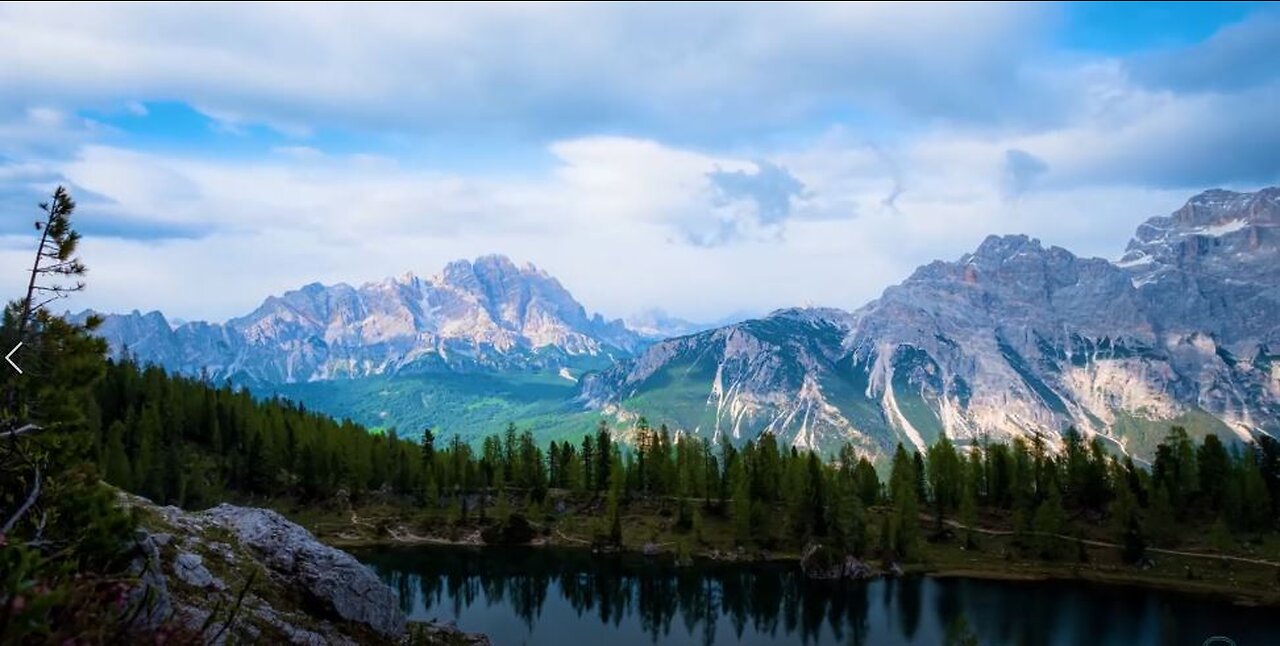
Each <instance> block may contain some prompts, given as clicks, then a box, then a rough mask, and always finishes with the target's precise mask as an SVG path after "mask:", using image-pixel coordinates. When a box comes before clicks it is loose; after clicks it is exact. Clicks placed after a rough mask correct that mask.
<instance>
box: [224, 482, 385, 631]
mask: <svg viewBox="0 0 1280 646" xmlns="http://www.w3.org/2000/svg"><path fill="white" fill-rule="evenodd" d="M200 516H201V517H202V518H206V519H208V520H210V521H212V522H214V523H216V524H218V525H219V526H221V527H223V528H225V529H227V530H229V531H230V532H231V533H232V534H233V535H234V536H235V537H236V538H237V539H239V540H240V542H241V544H242V545H245V546H247V547H249V548H250V549H252V550H253V552H254V553H255V554H256V556H257V557H258V558H259V559H260V560H261V562H262V563H264V564H265V565H266V566H267V567H268V568H270V570H271V571H273V572H277V573H281V574H282V575H284V576H287V577H289V580H290V581H291V583H292V584H294V585H296V586H298V587H299V588H300V589H303V590H305V591H306V592H307V594H308V595H309V597H310V598H311V600H312V601H313V602H315V603H317V604H318V605H319V606H320V607H322V608H324V609H325V610H327V611H332V613H333V614H335V615H337V616H338V617H340V618H342V619H344V620H346V621H351V622H356V623H362V624H366V625H368V626H369V627H371V628H373V630H375V631H376V632H378V633H380V634H382V635H385V636H388V637H394V636H398V635H401V634H402V633H404V626H405V617H404V613H402V612H401V611H400V606H399V604H398V603H397V602H396V596H395V594H394V593H393V592H392V591H391V589H390V588H388V587H387V586H386V585H385V584H383V583H382V582H381V581H380V580H378V578H377V577H376V576H375V575H374V574H373V573H372V572H370V571H369V569H368V568H366V567H365V566H363V565H361V564H360V562H359V561H357V560H355V558H354V557H352V556H351V555H350V554H347V553H346V552H343V551H341V550H337V549H334V548H332V547H329V546H328V545H324V544H322V543H320V542H319V541H317V540H316V539H315V537H314V536H312V535H311V533H310V532H308V531H307V530H305V529H303V528H302V527H299V526H298V525H295V524H293V523H291V522H289V521H288V520H285V518H284V517H283V516H281V515H280V514H278V513H276V512H274V511H270V510H267V509H252V508H245V507H235V506H232V505H227V504H222V505H218V506H217V507H214V508H213V509H210V510H208V511H206V512H203V513H202V514H201V515H200Z"/></svg>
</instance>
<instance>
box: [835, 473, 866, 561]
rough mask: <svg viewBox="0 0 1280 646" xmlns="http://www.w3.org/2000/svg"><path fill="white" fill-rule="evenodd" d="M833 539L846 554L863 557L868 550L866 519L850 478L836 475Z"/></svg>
mask: <svg viewBox="0 0 1280 646" xmlns="http://www.w3.org/2000/svg"><path fill="white" fill-rule="evenodd" d="M831 504H832V507H833V509H832V520H833V522H832V527H831V529H832V538H833V539H834V541H835V544H836V546H837V547H838V548H839V549H841V550H843V551H845V552H846V553H849V554H853V555H855V556H862V554H863V552H864V551H865V550H866V536H867V528H866V517H865V515H864V513H863V509H862V500H861V499H860V498H859V497H858V493H857V490H856V489H855V488H854V484H853V481H852V479H851V478H850V477H846V476H843V475H841V474H838V473H837V474H836V476H835V484H834V485H833V487H832V502H831Z"/></svg>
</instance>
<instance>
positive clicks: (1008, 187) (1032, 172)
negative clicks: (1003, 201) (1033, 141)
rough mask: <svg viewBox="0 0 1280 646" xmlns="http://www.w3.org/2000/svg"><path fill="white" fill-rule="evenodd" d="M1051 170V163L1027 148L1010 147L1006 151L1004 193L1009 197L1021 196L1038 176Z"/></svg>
mask: <svg viewBox="0 0 1280 646" xmlns="http://www.w3.org/2000/svg"><path fill="white" fill-rule="evenodd" d="M1048 171H1049V165H1048V164H1046V163H1044V161H1043V160H1041V159H1040V158H1039V157H1036V156H1035V155H1032V154H1031V153H1029V152H1027V151H1025V150H1019V149H1017V148H1010V149H1008V150H1006V151H1004V176H1003V183H1004V194H1005V196H1006V197H1009V198H1016V197H1020V196H1021V195H1022V194H1023V193H1026V192H1027V190H1029V189H1030V188H1031V185H1032V183H1034V182H1035V180H1036V178H1037V177H1039V176H1041V175H1043V174H1045V173H1046V172H1048Z"/></svg>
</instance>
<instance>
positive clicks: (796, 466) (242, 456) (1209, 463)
mask: <svg viewBox="0 0 1280 646" xmlns="http://www.w3.org/2000/svg"><path fill="white" fill-rule="evenodd" d="M94 393H95V396H94V398H93V405H92V406H90V407H89V413H88V415H87V417H88V421H87V424H88V426H89V427H90V429H92V430H93V431H94V432H95V433H96V436H97V438H98V439H97V446H96V456H97V463H98V466H99V470H100V471H101V472H102V473H103V474H104V476H105V478H106V479H107V481H109V482H111V483H112V484H115V485H117V486H120V487H121V488H124V489H127V490H130V491H134V492H136V493H139V494H141V495H144V496H147V497H150V498H152V499H154V500H156V501H158V502H162V503H166V504H177V505H181V506H185V507H192V508H199V507H203V506H208V505H211V504H215V503H217V502H219V501H222V500H224V499H226V498H228V497H258V498H261V499H264V500H267V499H273V498H274V499H279V498H282V497H291V498H292V499H294V500H296V501H299V502H300V503H301V504H307V503H309V502H311V503H320V502H323V501H328V500H331V499H332V498H334V497H335V496H340V497H342V498H345V499H346V500H349V501H351V502H353V503H357V504H358V503H359V502H361V500H363V499H365V498H366V497H369V496H371V495H378V496H388V495H390V496H394V497H397V498H398V499H400V500H402V501H404V502H405V504H407V505H410V506H414V507H417V508H420V509H422V510H426V511H428V512H429V513H432V514H435V516H436V517H438V518H440V519H441V520H443V521H447V522H453V523H456V524H477V523H478V524H485V523H488V522H490V521H493V520H495V519H496V520H499V521H502V520H506V519H507V518H508V517H509V516H510V515H511V514H512V513H513V511H512V505H511V501H513V500H514V501H515V502H516V503H517V506H519V503H521V502H522V501H523V505H524V507H523V509H526V510H529V509H530V508H532V510H533V513H532V514H530V515H534V516H539V517H541V516H542V515H543V514H542V512H543V511H545V510H544V509H542V508H541V507H540V506H541V505H544V504H545V501H546V500H547V497H548V493H549V492H550V491H553V490H554V491H558V492H562V493H567V494H570V495H576V496H579V497H585V498H586V499H588V500H598V501H600V502H601V503H602V511H603V513H602V514H601V515H602V517H601V519H600V522H599V530H598V532H597V533H598V537H597V538H598V539H599V540H602V541H605V542H608V541H610V540H613V541H617V540H618V539H619V537H620V534H621V527H620V525H621V517H622V513H623V510H625V509H626V508H627V507H628V506H629V505H633V504H635V503H638V502H640V503H644V502H652V501H660V502H661V503H662V504H663V505H664V506H669V507H670V511H671V513H673V515H674V518H675V523H674V525H675V527H676V528H677V529H679V530H690V529H692V528H693V527H694V525H695V524H697V523H698V521H699V519H700V517H702V516H705V515H713V516H720V517H724V518H727V519H728V520H729V521H730V522H731V527H732V530H733V534H734V539H735V540H736V541H737V542H738V543H739V544H741V545H750V546H759V547H766V548H779V547H782V546H794V545H801V544H804V543H805V542H806V541H809V540H813V539H822V540H825V541H826V542H827V543H829V544H831V545H833V546H836V547H838V548H839V549H842V550H845V551H846V552H848V553H851V554H855V555H859V556H862V555H865V554H872V553H874V554H876V555H879V556H881V557H883V558H885V559H887V560H899V559H901V560H909V559H911V558H913V556H915V552H916V549H917V547H918V545H919V541H920V540H921V539H922V536H923V534H924V533H925V532H928V531H929V530H930V527H932V530H933V531H935V532H940V531H943V530H944V529H946V528H947V527H950V526H951V525H952V524H954V523H959V525H960V526H963V527H975V526H979V525H981V522H980V518H981V517H982V516H983V515H984V514H987V513H991V512H996V513H1001V514H1004V515H1006V516H1007V517H1008V518H1010V520H1011V524H1012V526H1013V528H1014V530H1015V531H1016V532H1019V533H1025V534H1026V536H1027V537H1028V541H1027V542H1028V544H1032V545H1033V547H1034V551H1036V552H1038V553H1039V556H1040V557H1041V558H1046V559H1052V558H1055V557H1058V556H1061V554H1060V552H1061V550H1062V549H1063V546H1062V544H1061V543H1062V542H1061V541H1039V542H1037V541H1036V540H1032V539H1031V537H1033V536H1035V535H1041V536H1043V535H1053V534H1070V533H1071V531H1072V530H1071V528H1072V526H1073V523H1080V522H1083V523H1089V524H1093V525H1097V526H1102V525H1105V526H1106V527H1107V528H1108V530H1109V531H1110V532H1111V535H1112V536H1113V538H1114V539H1115V542H1117V543H1119V544H1123V545H1124V546H1125V549H1126V560H1128V561H1130V562H1136V561H1138V560H1139V559H1141V558H1142V556H1143V550H1144V548H1145V546H1146V545H1147V544H1152V545H1160V546H1172V545H1177V544H1178V543H1179V540H1180V532H1181V531H1182V528H1184V527H1187V526H1207V527H1211V528H1212V531H1213V533H1214V536H1215V538H1216V539H1217V540H1220V541H1229V540H1231V538H1230V537H1231V536H1233V535H1237V534H1248V533H1258V532H1264V531H1267V530H1270V529H1272V528H1274V523H1275V519H1276V517H1277V513H1278V512H1280V509H1277V504H1276V503H1277V501H1280V443H1277V442H1276V441H1275V440H1273V439H1272V438H1270V437H1267V436H1261V437H1260V438H1259V440H1258V441H1257V442H1256V443H1241V442H1239V441H1235V440H1232V441H1230V442H1229V443H1228V442H1224V441H1222V439H1220V438H1219V437H1217V436H1216V435H1208V436H1206V437H1205V438H1204V440H1203V441H1201V442H1199V443H1197V442H1195V441H1194V440H1193V439H1192V438H1191V437H1189V436H1188V434H1187V432H1186V431H1185V430H1183V429H1181V428H1178V427H1174V428H1172V429H1171V430H1170V432H1169V434H1168V436H1167V437H1166V438H1165V439H1164V440H1163V441H1162V442H1161V443H1160V444H1159V445H1158V447H1157V449H1156V453H1155V456H1154V459H1153V460H1152V461H1151V464H1150V465H1149V467H1148V466H1140V465H1139V464H1138V463H1136V462H1135V461H1134V459H1133V458H1131V457H1118V456H1115V455H1113V454H1111V453H1110V452H1108V451H1107V450H1106V447H1105V445H1104V443H1103V440H1102V439H1101V438H1094V439H1093V440H1092V441H1089V440H1086V438H1085V437H1084V436H1082V435H1081V434H1080V433H1078V432H1076V431H1075V430H1074V429H1068V430H1067V431H1066V432H1065V434H1064V435H1063V438H1062V442H1061V445H1060V446H1057V447H1053V448H1051V447H1050V446H1049V441H1050V440H1049V439H1048V438H1046V437H1045V436H1043V435H1036V436H1034V437H1032V438H1030V439H1026V438H1022V437H1017V438H1014V439H1013V440H1012V441H1011V442H1002V441H994V440H991V439H989V438H983V439H979V440H977V441H975V442H970V443H967V444H963V445H960V444H957V443H956V442H953V441H952V440H951V439H950V438H948V437H947V436H946V435H942V436H941V437H939V438H938V440H937V441H936V442H935V443H934V444H933V445H932V446H929V447H928V448H927V450H926V451H923V452H920V451H909V450H907V449H906V448H905V447H903V446H901V445H899V446H898V447H897V450H896V451H895V453H894V454H893V456H892V459H891V461H890V464H889V468H888V469H887V477H886V478H884V479H883V480H882V478H881V475H880V473H879V472H878V471H877V468H876V466H875V465H874V464H873V463H872V462H871V461H870V460H869V459H868V456H859V455H857V454H856V453H855V452H854V450H853V449H852V448H851V447H849V446H846V447H845V448H844V449H843V450H841V451H840V452H839V453H838V454H837V455H835V456H830V458H829V459H828V458H827V457H824V456H821V455H819V454H818V453H815V452H811V451H801V450H798V449H796V448H794V447H786V446H784V445H782V444H781V443H780V442H779V441H778V440H777V438H775V437H773V436H772V435H770V434H764V435H762V436H760V437H759V438H757V439H755V440H752V441H749V442H746V443H745V444H742V445H740V446H735V445H733V444H731V443H729V442H721V443H719V444H715V443H712V442H711V441H710V440H708V439H707V438H705V437H703V438H696V437H693V436H690V435H686V434H680V433H672V432H670V431H669V430H668V429H667V428H665V427H661V426H660V427H658V428H652V427H650V425H649V424H648V422H646V421H645V420H644V419H643V418H642V419H640V420H638V421H637V423H636V425H635V428H634V429H628V433H627V435H628V436H629V437H631V438H633V440H632V442H630V443H626V444H624V443H621V442H619V441H617V440H616V439H615V430H616V429H611V428H609V427H608V425H607V424H606V423H605V422H604V421H601V422H600V424H599V427H598V429H597V430H596V432H595V433H591V434H586V435H584V437H583V438H582V440H581V442H577V443H575V442H567V441H566V442H554V441H553V442H551V443H550V444H549V445H547V446H545V448H544V446H543V445H541V444H540V443H539V442H538V440H537V438H535V436H534V435H533V433H532V432H530V431H528V430H525V431H521V430H520V429H518V428H516V427H515V426H514V425H509V426H508V427H507V428H506V429H505V431H504V432H501V433H496V434H493V435H490V436H488V437H486V438H484V440H483V441H482V442H481V443H480V445H479V446H478V447H475V446H472V445H471V444H468V443H466V442H463V441H462V439H461V438H460V437H458V436H452V437H449V438H447V439H446V438H444V437H437V436H436V434H435V433H433V432H432V431H431V430H430V429H425V430H424V431H423V432H422V437H421V440H420V441H417V442H413V441H409V440H407V439H402V438H399V437H397V435H396V433H395V431H394V430H393V431H389V432H387V433H370V432H368V431H366V430H365V429H364V428H362V427H360V426H358V425H356V424H353V423H351V422H349V421H335V420H333V419H331V418H329V417H326V416H323V415H319V414H315V413H312V412H309V411H307V410H305V409H304V408H303V407H301V406H300V405H297V404H294V403H292V402H289V401H287V400H281V399H266V400H259V399H255V398H254V397H252V396H251V395H250V394H249V393H248V392H247V391H244V390H235V389H233V388H231V387H230V386H228V385H222V386H218V387H215V386H213V385H211V384H207V383H205V382H203V381H201V380H199V379H194V378H187V377H175V376H170V375H167V374H165V372H164V371H163V370H161V369H160V368H157V367H145V368H143V367H140V366H138V365H136V364H134V363H133V362H131V361H127V360H126V361H121V362H108V363H107V365H106V368H105V372H104V375H103V377H102V379H101V380H100V381H99V382H98V383H97V385H96V388H95V390H94ZM477 494H482V495H477ZM871 508H880V509H882V510H884V511H885V512H886V513H887V521H886V522H883V523H881V524H880V527H879V531H878V532H873V529H874V528H873V527H872V526H871V524H869V523H868V521H867V511H868V510H869V509H871ZM922 515H927V517H928V518H929V519H930V522H926V523H923V524H922V523H921V522H920V518H921V517H922ZM873 533H874V534H875V535H872V534H873Z"/></svg>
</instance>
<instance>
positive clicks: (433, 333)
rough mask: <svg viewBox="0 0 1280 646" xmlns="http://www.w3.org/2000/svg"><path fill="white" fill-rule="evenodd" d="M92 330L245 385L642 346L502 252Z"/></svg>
mask: <svg viewBox="0 0 1280 646" xmlns="http://www.w3.org/2000/svg"><path fill="white" fill-rule="evenodd" d="M88 314H89V312H84V313H82V314H80V315H78V316H79V317H82V318H83V317H85V316H87V315H88ZM98 333H99V334H100V335H102V336H103V337H104V338H105V339H106V340H107V342H108V344H109V345H110V348H111V351H112V352H113V353H114V354H116V355H120V354H123V353H124V352H126V351H127V352H128V353H129V354H130V355H131V356H133V357H134V358H135V359H137V360H138V361H140V362H143V363H154V364H157V365H160V366H162V367H164V368H166V369H167V370H169V371H170V372H175V373H179V374H186V375H193V376H194V375H202V374H203V375H206V376H207V377H209V378H211V379H216V380H222V379H227V378H230V379H232V380H233V381H236V382H238V383H240V384H244V385H248V386H268V385H279V384H287V383H299V382H307V381H315V380H327V379H340V378H348V377H363V376H369V375H382V374H409V373H422V372H439V371H458V370H462V371H465V370H476V369H497V370H529V369H548V368H550V369H553V370H552V371H553V372H554V369H556V368H559V367H563V366H565V365H570V364H574V362H575V361H576V360H578V359H584V358H585V359H590V358H598V359H603V360H604V361H606V362H607V361H608V357H610V356H615V355H616V356H626V355H628V354H630V353H632V352H634V351H635V350H637V349H638V348H639V346H640V343H641V337H640V335H638V334H636V333H634V332H632V331H631V330H629V329H627V327H626V326H625V325H624V324H623V323H622V322H621V321H606V320H605V319H603V318H602V317H600V315H598V314H597V315H588V313H587V311H586V309H585V308H584V307H583V306H582V305H581V304H580V303H578V301H576V300H575V299H574V298H573V296H572V295H571V294H570V293H569V291H568V290H566V289H565V288H564V286H562V285H561V284H560V282H559V281H557V280H556V279H555V278H553V277H551V276H549V275H548V274H547V273H546V272H544V271H542V270H539V269H538V268H536V267H534V266H533V265H525V266H523V267H520V266H517V265H516V264H515V263H513V262H511V260H509V259H507V258H506V257H504V256H482V257H480V258H477V259H476V260H474V261H468V260H459V261H455V262H451V263H449V264H448V265H447V266H446V267H445V268H444V270H443V271H442V272H440V273H439V274H437V275H435V276H432V277H428V278H420V277H418V276H414V275H412V274H406V275H404V276H400V277H398V278H388V279H385V280H383V281H380V282H374V283H367V284H365V285H361V286H360V287H352V286H350V285H345V284H338V285H331V286H325V285H321V284H319V283H313V284H310V285H306V286H304V287H302V288H301V289H297V290H294V291H290V292H286V293H285V294H283V295H280V296H272V297H270V298H268V299H267V300H266V301H264V302H263V303H262V305H261V306H259V307H258V309H256V310H254V311H253V312H252V313H250V314H248V315H246V316H243V317H239V318H234V319H231V320H229V321H227V322H226V323H225V324H216V323H204V322H190V323H183V324H181V325H174V324H171V322H170V321H168V320H167V319H166V318H165V317H164V315H163V314H161V313H159V312H151V313H148V314H141V313H138V312H133V313H131V314H108V315H106V316H105V317H104V320H103V323H102V326H101V327H100V328H99V329H98ZM585 359H584V360H585Z"/></svg>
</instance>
